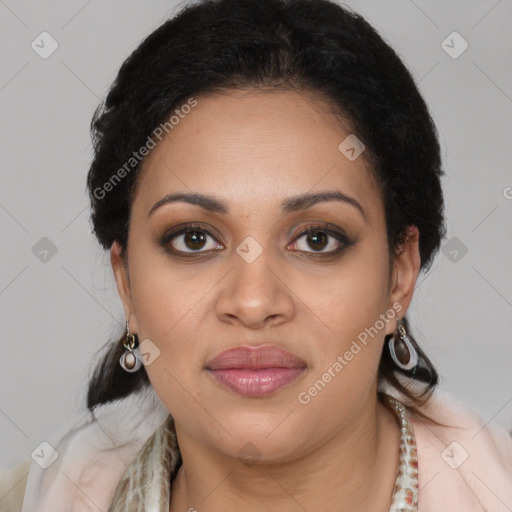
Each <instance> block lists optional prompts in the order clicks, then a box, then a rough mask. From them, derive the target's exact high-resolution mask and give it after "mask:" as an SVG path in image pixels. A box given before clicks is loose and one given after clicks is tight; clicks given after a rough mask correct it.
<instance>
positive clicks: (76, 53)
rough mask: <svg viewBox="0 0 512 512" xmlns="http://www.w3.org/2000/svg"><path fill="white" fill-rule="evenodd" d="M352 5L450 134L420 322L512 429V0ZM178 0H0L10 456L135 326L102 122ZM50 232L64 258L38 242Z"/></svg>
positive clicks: (459, 380)
mask: <svg viewBox="0 0 512 512" xmlns="http://www.w3.org/2000/svg"><path fill="white" fill-rule="evenodd" d="M346 4H347V5H349V6H351V7H352V8H353V9H354V10H356V11H357V12H359V13H360V14H362V15H364V16H365V17H366V18H367V19H368V21H369V22H370V23H371V24H373V25H374V26H375V27H376V28H377V29H378V30H379V31H380V33H381V34H382V35H383V36H384V38H385V39H386V40H387V41H388V42H390V43H391V45H392V46H393V47H394V48H395V49H396V51H397V52H398V53H399V55H400V56H401V57H402V58H403V59H404V61H405V63H406V64H407V65H408V67H409V69H410V70H411V72H412V74H413V76H414V77H415V79H416V81H417V83H418V84H419V88H420V90H421V92H422V94H423V95H424V97H425V99H426V100H427V103H428V104H429V107H430V109H431V112H432V115H433V117H434V120H435V122H436V123H437V126H438V129H439V134H440V139H441V144H442V152H443V159H444V168H445V170H446V173H447V176H446V178H445V179H444V182H443V184H444V190H445V194H446V203H447V211H446V214H447V219H448V223H447V225H448V236H447V240H446V241H445V243H449V245H448V246H446V247H444V249H443V251H442V252H440V254H439V255H438V257H437V258H436V260H435V262H434V265H433V267H432V270H431V271H430V272H429V273H428V274H427V275H426V276H424V275H420V278H419V280H418V285H417V289H416V292H415V297H414V301H413V305H412V309H411V310H410V314H409V317H410V320H411V322H412V325H413V326H414V333H415V334H416V335H417V337H418V338H417V339H418V341H419V342H420V343H422V346H423V347H424V349H425V350H426V352H427V354H429V355H430V356H431V358H432V360H433V362H434V363H435V364H436V365H437V368H438V370H439V372H440V374H441V384H442V386H443V387H444V388H446V389H447V390H448V391H450V392H451V393H453V394H454V395H455V396H457V397H458V398H460V399H461V400H463V401H464V402H465V403H466V404H467V405H468V406H470V407H471V408H473V410H475V411H477V412H478V413H480V414H481V415H482V416H483V417H485V418H486V419H487V420H493V421H495V422H496V423H498V424H501V425H502V426H504V427H506V428H511V427H512V378H511V362H512V343H511V336H510V333H511V330H512V315H511V312H512V309H511V308H512V258H511V253H512V250H511V249H512V237H511V236H510V235H511V228H510V225H511V223H510V220H511V213H512V199H511V198H512V173H511V172H510V165H511V161H512V144H511V140H510V135H511V133H512V130H511V128H512V117H511V113H512V66H511V65H510V63H511V62H512V40H511V36H510V27H511V26H512V2H511V1H510V0H501V1H496V0H489V1H487V0H472V1H467V0H457V1H453V0H452V1H450V2H446V1H444V0H436V1H432V0H428V1H427V0H415V1H412V0H388V1H386V2H383V1H379V0H360V1H350V2H346ZM176 5H177V3H176V2H172V1H169V0H167V1H163V0H152V1H151V2H143V1H142V0H137V1H135V0H131V1H126V0H122V1H121V0H115V1H113V0H112V1H108V2H107V1H100V0H92V1H85V0H80V1H77V0H74V1H70V0H66V1H64V0H62V1H56V0H52V1H45V2H35V1H34V2H29V1H26V0H21V1H20V0H0V44H1V46H2V48H3V51H2V53H1V66H0V108H1V113H2V116H1V123H0V130H1V133H0V141H1V144H2V146H1V147H2V151H1V165H0V170H1V173H2V174H1V189H0V226H1V233H2V236H1V262H2V264H1V276H0V311H1V324H0V325H1V334H0V336H1V354H2V355H1V357H0V390H1V395H0V433H1V438H0V454H1V455H0V466H9V465H11V464H14V463H16V462H18V461H19V460H21V459H22V458H25V457H27V456H29V455H30V453H31V452H32V450H34V449H35V448H36V446H38V445H39V443H40V442H41V441H44V440H49V439H55V438H57V437H58V436H59V435H62V434H63V433H64V432H65V431H66V430H67V429H69V428H70V427H71V426H72V425H73V424H75V423H76V422H77V421H78V420H79V419H80V418H81V417H82V416H83V415H84V413H85V408H84V393H85V387H86V383H87V379H88V375H89V371H90V368H91V364H92V363H91V361H92V358H93V357H94V356H95V352H96V351H97V350H98V349H99V348H100V347H101V346H102V345H103V344H104V343H105V342H106V341H107V339H110V338H111V337H112V336H114V335H115V336H117V335H119V334H120V332H121V330H122V327H123V322H124V316H123V313H122V308H121V306H120V302H119V300H118V297H117V291H116V289H115V286H114V281H113V277H112V274H111V271H110V263H109V260H108V253H106V252H105V253H104V252H103V251H102V250H101V249H100V248H99V246H98V245H97V243H96V242H95V240H94V238H93V237H92V235H91V233H90V226H89V220H88V215H89V210H88V200H87V195H86V192H85V176H86V172H87V170H88V166H89V163H90V160H91V156H92V150H91V144H90V139H89V131H88V130H89V123H90V119H91V116H92V114H93V111H94V109H95V107H96V106H97V105H98V103H99V101H100V98H102V97H103V95H104V94H105V92H106V90H107V87H108V86H109V85H110V83H111V82H112V81H113V79H114V78H115V75H116V73H117V70H118V68H119V66H120V65H121V63H122V62H123V60H124V59H125V58H126V57H127V56H128V55H129V53H130V52H131V51H132V50H133V49H134V48H135V47H136V46H137V44H138V43H139V42H140V41H141V39H142V38H143V37H144V36H145V35H147V34H148V33H149V32H150V31H152V30H153V29H155V28H156V27H157V26H158V25H160V24H161V23H162V22H163V21H164V20H165V19H166V18H167V17H168V16H169V14H172V13H173V12H174V7H175V6H176ZM43 31H47V32H49V33H50V34H51V36H52V37H53V38H54V39H55V40H56V41H57V42H58V45H59V47H58V49H57V50H56V51H55V53H53V54H52V55H51V56H50V57H49V58H47V59H42V58H41V57H40V56H39V55H38V54H37V53H36V52H35V51H34V50H33V49H32V48H31V43H32V41H33V40H35V39H36V38H37V37H38V36H39V34H40V33H41V32H43ZM453 31H457V32H458V33H460V34H461V36H462V37H463V38H464V39H465V40H466V41H467V42H468V44H469V47H468V49H467V50H466V51H465V52H464V53H463V54H462V55H460V56H459V57H458V58H456V59H454V58H452V57H450V56H449V55H448V54H447V53H446V52H445V50H444V49H443V48H442V46H441V43H442V41H444V40H445V39H446V38H447V36H448V35H449V34H451V33H452V32H453ZM448 44H449V45H451V46H453V47H454V49H453V51H457V50H459V49H460V48H461V46H460V41H457V40H454V42H453V43H451V40H450V39H448ZM42 237H47V238H48V239H49V240H51V242H52V243H53V244H54V245H55V247H56V250H57V252H56V253H55V254H54V255H52V253H51V252H49V253H48V254H47V255H46V256H44V253H41V252H39V253H38V250H37V248H39V251H40V250H41V248H40V246H39V245H36V244H37V243H38V242H39V241H40V239H41V238H42ZM453 237H456V239H453ZM45 243H47V242H39V244H43V245H44V244H45ZM34 246H36V249H34V252H35V253H36V254H34V252H33V247H34ZM464 247H466V248H467V253H464V250H465V249H464ZM454 251H455V252H454ZM40 258H43V259H44V258H46V261H41V259H40Z"/></svg>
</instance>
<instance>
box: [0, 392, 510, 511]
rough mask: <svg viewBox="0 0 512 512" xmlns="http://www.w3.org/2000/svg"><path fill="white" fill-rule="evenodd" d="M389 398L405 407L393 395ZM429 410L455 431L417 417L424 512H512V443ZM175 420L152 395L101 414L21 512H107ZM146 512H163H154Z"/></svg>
mask: <svg viewBox="0 0 512 512" xmlns="http://www.w3.org/2000/svg"><path fill="white" fill-rule="evenodd" d="M382 390H383V391H385V392H386V393H388V394H390V395H392V396H395V397H396V398H397V399H398V400H400V399H401V397H400V395H399V394H398V393H397V392H396V391H393V390H392V389H390V388H383V389H382ZM422 410H423V411H424V412H425V413H427V414H428V415H429V416H430V417H435V418H436V419H438V421H440V422H442V423H445V424H449V425H453V426H454V427H441V426H430V425H428V426H427V425H426V424H424V423H423V422H422V421H421V420H419V419H417V418H415V417H413V416H411V422H412V425H413V428H414V433H415V437H416V443H417V451H418V464H419V468H418V469H419V494H418V511H419V512H445V511H446V512H448V511H449V512H454V511H457V512H480V511H485V512H510V511H512V437H511V435H509V434H508V433H507V432H506V431H505V430H504V429H503V428H501V427H499V426H497V425H496V424H493V423H487V422H486V421H485V420H484V419H483V418H481V417H480V416H478V415H477V414H476V413H474V412H472V411H471V410H470V409H468V408H467V407H466V406H464V405H463V404H462V403H461V402H460V401H459V400H457V399H456V398H455V397H453V395H451V394H449V393H447V392H446V391H443V390H441V389H437V390H436V392H435V393H434V396H433V397H432V399H431V402H430V404H429V405H428V406H425V407H424V408H423V409H422ZM168 416H169V413H168V411H167V410H166V409H165V407H164V406H163V404H162V403H161V402H160V400H159V399H158V397H157V396H156V394H155V393H154V391H153V390H152V388H150V387H149V388H146V389H145V390H143V391H141V392H139V393H137V394H134V395H132V396H130V397H128V398H126V399H124V400H120V401H117V402H114V403H111V404H108V405H105V406H101V407H100V408H98V409H97V411H96V419H95V420H93V421H91V420H90V419H89V420H88V421H84V422H82V423H81V424H80V425H79V426H78V427H77V428H75V429H73V430H71V431H69V432H68V433H67V434H66V435H65V436H64V437H63V438H62V439H61V440H60V441H59V442H58V443H57V442H55V443H54V444H53V446H54V447H55V448H56V450H57V452H58V458H57V459H56V460H55V462H53V464H51V465H50V466H49V467H48V469H42V468H41V467H40V466H39V465H38V464H37V463H36V462H34V461H33V462H32V463H31V466H30V473H29V475H28V481H27V484H26V489H25V492H24V503H23V507H22V509H21V512H92V511H94V512H98V511H104V512H107V511H108V509H109V507H110V504H111V502H112V498H113V496H114V492H115V490H116V487H117V485H118V483H119V482H120V480H121V478H122V477H123V475H124V473H125V471H126V469H127V467H128V466H129V465H130V464H131V462H132V461H133V460H134V459H135V458H136V456H137V454H138V453H139V451H140V449H141V448H142V446H143V444H144V443H145V441H146V440H147V439H148V438H150V437H151V436H152V434H153V433H154V432H155V430H156V429H157V428H159V426H160V425H161V424H162V423H163V422H164V421H165V420H166V419H167V418H168ZM50 444H51V443H50ZM4 485H5V484H4ZM2 487H3V482H2V479H1V478H0V499H1V497H2V496H3V495H4V494H5V493H6V492H7V490H5V488H4V489H2ZM2 491H4V492H3V493H2ZM2 503H3V500H2V501H0V511H2V512H14V511H16V512H18V511H19V510H20V508H19V506H17V507H16V508H2ZM20 505H21V502H20ZM146 512H161V511H159V510H158V509H157V508H155V507H153V506H151V505H150V506H148V507H147V508H146ZM165 512H167V511H165Z"/></svg>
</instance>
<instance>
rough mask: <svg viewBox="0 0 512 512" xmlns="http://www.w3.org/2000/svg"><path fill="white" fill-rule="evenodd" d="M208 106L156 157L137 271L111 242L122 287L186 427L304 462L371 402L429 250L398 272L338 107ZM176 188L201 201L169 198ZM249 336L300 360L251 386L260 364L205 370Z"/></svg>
mask: <svg viewBox="0 0 512 512" xmlns="http://www.w3.org/2000/svg"><path fill="white" fill-rule="evenodd" d="M196 100H197V105H196V106H194V107H193V108H191V109H190V112H189V113H188V114H186V115H183V114H182V116H180V118H179V122H178V123H176V124H174V127H173V129H172V131H170V132H169V134H168V135H166V137H165V138H163V140H162V142H161V143H159V144H158V145H157V147H156V148H155V149H153V150H152V151H151V153H150V154H149V155H148V157H147V158H146V160H145V162H144V171H143V174H142V176H141V178H142V179H141V180H140V182H139V185H138V188H137V192H136V195H135V198H134V202H133V205H132V213H131V220H130V228H129V239H128V248H127V262H128V270H126V269H125V267H124V266H123V265H122V264H121V260H120V259H119V246H118V245H117V243H115V244H114V246H113V248H112V264H113V266H114V270H115V273H116V279H117V282H118V289H119V292H120V295H121V298H122V300H123V304H124V308H125V312H126V315H127V318H129V323H130V330H131V332H135V333H137V334H138V336H139V341H140V342H141V343H142V345H141V347H142V348H141V352H143V353H145V354H146V355H145V356H144V359H145V363H146V364H147V365H146V371H147V372H148V375H149V378H150V381H151V384H152V386H153V388H154V389H155V391H156V393H157V394H158V396H159V398H160V400H161V401H162V402H163V404H164V405H165V406H166V407H167V409H168V410H169V411H170V413H171V414H172V415H173V417H174V419H175V422H176V428H177V431H178V436H180V432H181V433H182V434H181V435H182V436H187V437H188V438H189V439H191V440H194V442H196V443H199V444H201V445H203V446H209V447H210V448H214V449H215V450H216V452H218V453H221V454H223V455H225V456H228V457H246V456H249V457H251V456H253V457H257V458H261V459H263V460H269V461H270V460H272V461H279V460H281V461H284V460H292V459H293V458H297V457H299V456H301V455H303V454H305V453H307V452H310V451H312V450H314V449H315V448H317V447H318V446H320V445H321V444H322V443H323V442H325V440H326V439H330V438H332V436H333V435H335V434H336V432H338V431H340V429H341V428H343V427H344V426H345V425H347V424H348V423H349V422H350V421H352V420H353V419H355V418H357V417H359V418H361V417H362V415H365V414H367V413H368V410H367V409H368V407H370V408H371V407H374V404H375V402H374V400H375V396H376V385H377V368H378V365H379V360H380V356H381V352H382V347H383V342H384V336H385V335H386V334H389V333H392V332H393V331H394V329H395V327H396V321H395V317H394V311H395V310H396V311H397V312H399V316H400V317H402V316H403V314H404V313H405V310H406V309H407V306H408V304H409V302H410V299H411V295H412V288H413V285H414V281H415V279H416V277H417V270H418V269H417V266H418V264H419V263H418V261H419V260H418V256H417V243H415V244H413V246H412V249H411V250H408V251H404V252H403V254H402V256H401V257H400V258H398V260H397V265H396V266H393V265H390V259H389V256H388V245H387V238H386V224H385V217H384V205H383V200H382V198H381V194H380V192H379V189H378V188H377V187H376V185H375V183H374V181H373V180H372V178H371V176H370V172H369V169H368V164H367V162H366V160H365V159H364V158H363V156H360V157H358V158H355V159H354V156H357V153H355V152H352V151H350V147H351V146H350V141H351V139H348V140H347V141H346V142H345V143H344V144H345V145H342V150H343V152H342V150H340V149H339V146H340V143H342V142H343V141H344V140H345V139H346V138H347V137H348V136H349V135H350V132H349V131H344V130H343V129H342V128H341V127H340V124H339V122H338V121H337V119H336V118H335V117H334V116H333V115H332V114H331V113H330V112H329V110H328V106H327V105H325V104H322V103H320V102H319V101H318V100H313V99H311V97H310V96H307V95H303V94H299V93H295V92H266V93H263V92H261V91H260V92H254V91H253V92H249V91H244V92H242V91H233V92H230V93H229V94H225V95H215V96H208V97H197V98H196ZM186 110H187V111H188V109H186ZM347 145H348V146H347ZM347 147H348V150H347ZM357 149H359V148H358V147H355V150H357ZM348 157H350V158H348ZM321 193H323V194H325V193H328V194H330V195H331V200H322V198H321V197H319V196H318V197H317V196H316V195H317V194H321ZM172 194H182V195H188V194H195V195H200V196H201V197H203V199H202V200H201V203H202V204H203V206H200V205H199V204H197V203H198V202H199V201H196V204H191V203H190V202H187V201H185V200H183V199H181V200H176V201H167V202H166V201H162V200H163V199H164V198H166V197H168V196H170V195H172ZM335 194H338V196H337V197H338V199H332V197H334V195H335ZM206 196H207V197H206ZM300 197H302V198H303V199H297V198H300ZM315 197H316V199H315ZM309 198H311V199H309ZM217 203H219V204H217ZM308 227H314V228H315V230H316V231H315V230H314V231H313V232H312V233H310V234H308V233H305V234H303V232H304V230H305V229H306V228H308ZM173 232H174V234H173ZM416 242H417V239H416ZM390 267H392V268H393V270H392V271H390ZM127 274H128V276H127ZM127 277H128V278H129V280H127ZM397 303H398V304H397ZM146 340H150V341H146ZM240 345H244V346H250V347H260V346H262V345H267V346H271V345H273V346H277V347H278V348H280V349H282V350H284V351H287V352H289V353H291V354H293V355H294V356H295V357H296V358H297V360H299V361H301V362H302V367H301V364H298V366H296V367H295V368H294V369H290V368H288V369H287V370H283V369H281V370H279V369H277V368H274V369H273V370H268V368H267V370H264V371H266V372H267V373H266V374H265V375H266V376H267V377H268V379H266V380H265V379H263V382H260V384H258V383H257V382H256V383H253V384H249V385H248V388H247V387H245V388H244V385H243V382H246V380H247V379H249V380H250V378H251V376H253V377H254V375H255V373H256V372H257V371H261V368H260V369H255V368H254V367H253V368H252V369H247V368H245V369H240V368H239V369H238V370H231V374H230V375H229V370H224V371H221V370H219V371H217V372H212V371H211V370H210V369H208V368H207V367H208V362H209V361H211V360H212V358H214V357H216V356H217V355H219V354H220V353H221V352H223V351H225V350H227V349H232V348H234V347H238V346H240ZM233 361H234V360H233V359H232V360H231V362H233ZM251 361H254V360H251ZM264 364H266V363H263V365H264ZM279 364H281V362H279ZM210 366H211V365H210ZM267 366H271V364H270V363H269V364H268V365H267ZM274 366H278V363H276V364H275V365H274ZM244 372H245V373H244ZM216 375H217V377H216ZM261 375H263V374H261ZM291 375H293V376H294V377H293V378H292V379H291V380H290V376H291ZM222 376H224V377H226V376H227V378H228V379H229V378H231V379H233V380H234V381H235V383H236V382H242V384H241V388H242V389H238V388H236V386H235V387H231V386H230V385H226V384H224V383H223V382H222V380H220V379H221V377H222ZM279 379H283V381H280V380H279ZM276 382H277V383H279V382H281V384H282V382H285V384H284V385H281V386H280V387H279V384H276ZM272 386H274V387H272ZM243 389H245V392H244V391H243ZM247 443H251V445H248V444H247ZM249 452H254V453H249Z"/></svg>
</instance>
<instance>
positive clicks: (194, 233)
mask: <svg viewBox="0 0 512 512" xmlns="http://www.w3.org/2000/svg"><path fill="white" fill-rule="evenodd" d="M161 244H162V245H163V246H165V247H167V248H169V249H170V250H171V251H172V252H176V253H194V252H197V253H202V252H207V251H210V250H216V249H222V248H223V247H222V245H220V244H219V243H218V242H217V240H216V239H215V238H214V237H213V235H212V234H211V233H210V232H209V231H207V230H206V229H205V228H203V227H202V226H195V225H191V226H185V227H184V228H182V229H180V230H179V231H173V232H170V233H167V234H166V235H164V237H163V238H162V240H161Z"/></svg>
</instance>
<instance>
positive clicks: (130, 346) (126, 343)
mask: <svg viewBox="0 0 512 512" xmlns="http://www.w3.org/2000/svg"><path fill="white" fill-rule="evenodd" d="M138 346H139V340H138V338H137V335H136V334H130V327H129V326H128V322H126V337H125V338H124V339H123V347H124V348H125V349H126V350H125V351H124V352H123V355H122V356H121V357H120V358H119V364H120V365H121V368H122V369H123V370H125V371H127V372H128V373H135V372H136V371H138V370H139V368H140V367H141V366H142V361H141V359H140V355H139V348H138Z"/></svg>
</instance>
